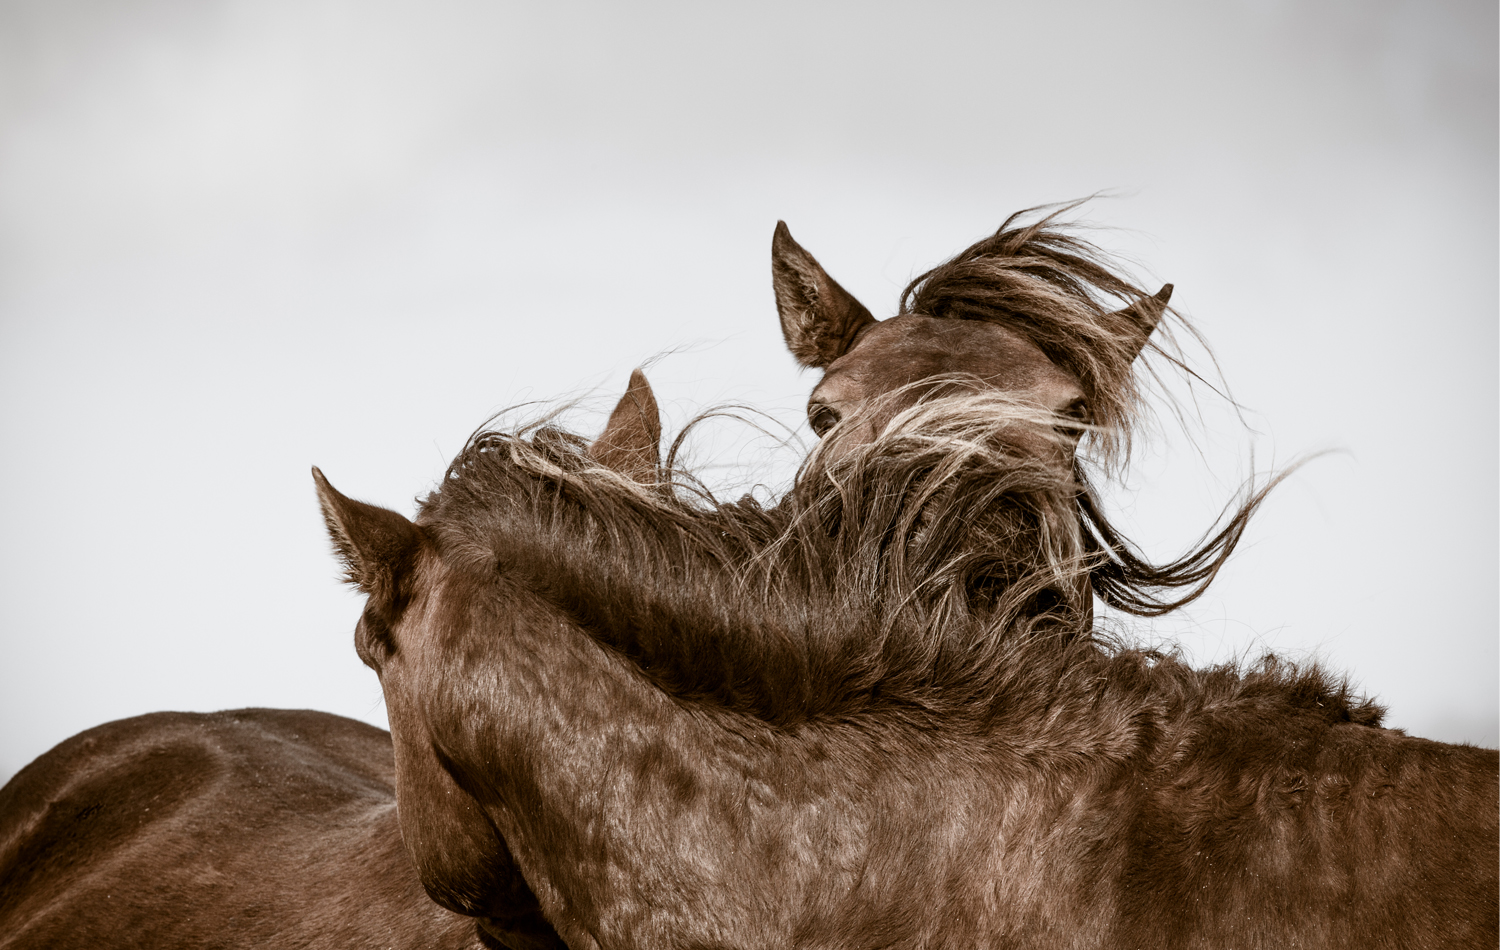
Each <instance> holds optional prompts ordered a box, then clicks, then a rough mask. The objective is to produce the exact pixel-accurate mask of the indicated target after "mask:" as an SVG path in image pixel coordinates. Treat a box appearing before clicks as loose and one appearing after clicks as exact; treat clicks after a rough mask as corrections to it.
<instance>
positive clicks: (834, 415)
mask: <svg viewBox="0 0 1500 950" xmlns="http://www.w3.org/2000/svg"><path fill="white" fill-rule="evenodd" d="M965 387H970V388H984V389H994V390H1000V391H1003V392H1007V393H1010V394H1011V395H1013V396H1015V397H1016V398H1017V400H1018V401H1020V402H1022V403H1025V404H1027V405H1031V406H1035V407H1036V408H1038V409H1042V410H1044V411H1046V412H1048V413H1051V414H1053V415H1055V416H1057V417H1058V418H1059V419H1069V420H1075V421H1077V422H1078V423H1080V424H1086V423H1087V422H1088V421H1089V420H1088V403H1087V400H1086V399H1085V397H1084V392H1083V387H1082V386H1081V385H1080V384H1079V382H1078V379H1077V378H1076V377H1075V376H1074V375H1073V374H1072V373H1070V372H1068V371H1067V370H1065V369H1063V368H1061V367H1059V366H1058V365H1056V364H1055V363H1053V362H1052V361H1051V360H1049V359H1048V358H1047V357H1046V355H1045V354H1044V353H1042V351H1041V350H1040V349H1038V348H1037V346H1036V345H1035V344H1033V343H1032V342H1031V341H1029V340H1027V339H1025V338H1024V337H1022V336H1021V335H1020V334H1019V333H1016V332H1015V331H1013V330H1011V329H1009V328H1007V327H1003V326H1000V325H998V324H994V323H986V322H980V321H972V320H940V319H936V318H933V317H926V316H920V315H918V314H903V315H901V316H898V317H893V318H891V319H889V320H883V321H880V322H877V323H874V324H871V325H869V326H868V327H867V328H865V329H864V330H863V331H862V332H861V333H860V334H859V336H858V338H857V339H856V340H855V341H854V343H853V345H852V346H850V348H849V349H848V350H847V351H846V352H845V353H844V354H843V355H842V356H839V357H838V358H837V359H835V360H833V361H832V362H831V363H829V364H828V366H827V367H826V368H825V369H824V371H823V379H822V380H821V381H820V382H819V383H818V385H817V386H816V387H814V389H813V391H812V396H811V398H809V400H808V404H807V417H808V421H809V422H810V423H811V425H812V427H813V431H814V432H816V433H817V434H818V435H819V436H823V435H825V434H826V433H827V432H828V431H829V430H830V429H831V428H833V427H834V426H835V425H838V424H839V423H840V422H844V421H845V420H847V423H846V424H845V425H844V426H843V428H842V429H841V430H840V433H839V444H840V445H841V446H852V445H856V444H863V443H868V442H872V441H874V440H875V438H876V437H877V436H879V434H880V433H881V432H882V431H883V430H884V429H885V427H886V425H887V424H888V423H889V422H890V421H891V419H893V418H894V417H895V416H896V415H897V414H899V413H900V412H902V411H903V410H905V409H908V408H910V407H911V406H913V405H915V404H916V403H918V402H919V401H921V400H922V399H925V398H929V397H932V396H940V395H944V394H947V393H950V392H952V391H954V390H960V389H963V388H965ZM1081 432H1082V430H1081V429H1070V430H1067V438H1065V439H1061V440H1060V439H1057V438H1055V437H1054V436H1053V434H1052V433H1047V434H1046V437H1044V438H1039V439H1036V440H1034V442H1035V448H1036V450H1037V451H1038V452H1044V451H1046V452H1056V451H1057V450H1058V446H1059V445H1063V446H1066V448H1067V449H1068V450H1069V454H1070V451H1071V448H1072V446H1073V445H1074V444H1076V441H1077V436H1078V435H1079V434H1081ZM1062 461H1064V462H1065V461H1066V460H1065V459H1062Z"/></svg>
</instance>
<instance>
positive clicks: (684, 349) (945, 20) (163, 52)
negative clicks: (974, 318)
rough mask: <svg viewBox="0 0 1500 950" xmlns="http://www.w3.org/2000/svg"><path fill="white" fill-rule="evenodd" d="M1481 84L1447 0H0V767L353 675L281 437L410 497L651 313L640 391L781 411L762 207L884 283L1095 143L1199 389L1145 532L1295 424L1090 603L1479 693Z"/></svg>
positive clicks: (347, 705)
mask: <svg viewBox="0 0 1500 950" xmlns="http://www.w3.org/2000/svg"><path fill="white" fill-rule="evenodd" d="M1496 114H1497V105H1496V9H1495V4H1494V3H1493V2H1490V0H1479V2H1470V0H1464V2H1453V0H1447V2H1433V0H1416V2H1394V0H1348V2H1332V0H1330V2H1310V3H1290V2H1268V0H1260V2H1250V0H1241V2H1219V3H1203V2H1198V0H1193V2H1147V3H1117V2H1108V0H1102V2H1077V3H1068V2H1057V3H1031V2H1027V3H1020V2H1017V3H1000V2H983V3H933V2H924V3H921V4H910V5H905V4H892V3H870V2H860V3H801V2H798V3H784V4H782V3H765V2H757V3H754V4H739V5H721V4H707V3H682V4H644V3H634V4H629V3H548V4H526V5H521V4H496V3H489V2H484V3H478V2H476V3H459V2H431V0H426V2H422V3H407V4H390V3H376V2H352V0H350V2H332V0H294V2H271V0H244V2H229V0H219V2H205V0H183V2H144V0H129V2H120V0H109V2H103V0H101V2H95V3H82V2H69V0H39V2H16V0H10V2H5V3H3V4H0V444H3V446H4V451H3V454H0V498H3V505H4V530H3V532H0V645H3V654H0V775H7V774H9V773H11V772H13V771H14V770H15V769H17V768H19V767H20V766H21V765H23V764H24V763H25V762H27V761H28V760H30V759H31V758H32V757H34V756H36V755H38V754H39V753H41V752H42V751H44V750H45V749H46V748H48V747H49V746H51V745H52V744H54V743H55V742H57V741H59V740H61V739H62V738H64V737H65V736H67V735H69V734H71V733H73V732H76V731H78V730H80V729H83V728H85V727H88V726H91V725H94V724H96V723H99V722H102V721H104V720H107V719H112V718H117V717H122V716H128V715H133V714H137V713H142V712H146V711H149V710H156V709H219V708H226V707H234V706H241V705H266V706H310V707H316V708H319V709H327V710H332V711H335V712H340V713H345V714H348V715H352V716H358V717H361V718H365V719H368V720H370V721H373V722H377V723H379V722H383V716H384V710H383V708H382V706H381V701H380V692H379V688H378V685H377V683H376V680H375V677H374V675H373V674H371V673H370V672H369V671H367V670H366V669H365V668H364V667H363V666H361V665H360V663H359V661H358V660H357V659H356V658H355V656H354V651H353V649H352V648H351V645H350V631H351V629H352V627H353V624H354V621H355V619H356V618H357V616H358V613H359V602H358V598H357V597H356V596H355V595H354V594H352V593H351V592H349V591H346V590H344V589H343V588H341V587H340V586H338V584H337V583H336V581H335V574H336V570H335V565H334V562H333V560H332V558H331V556H330V555H329V553H328V545H327V542H326V540H325V538H324V535H323V529H322V526H321V524H320V522H319V518H318V515H317V511H316V506H315V504H314V500H313V491H312V484H311V481H310V479H309V477H308V466H309V465H311V464H314V463H316V464H318V465H320V466H322V467H323V469H324V470H325V471H326V472H328V474H329V476H330V477H331V478H332V479H333V481H334V483H335V484H337V485H338V486H339V487H340V488H342V489H343V490H345V491H346V492H348V493H350V494H353V495H355V496H357V497H362V498H366V499H369V500H372V501H377V502H380V503H384V504H387V505H390V506H392V507H395V508H397V509H399V510H402V511H404V512H407V513H410V512H411V510H412V504H411V499H412V497H413V496H414V495H416V494H417V493H418V492H422V491H425V490H427V489H428V488H430V487H431V486H432V485H433V484H434V482H435V480H436V479H437V478H438V477H439V476H440V474H441V473H442V471H443V468H444V466H445V464H446V462H447V461H448V459H449V458H450V456H451V455H453V454H454V453H455V452H456V451H457V450H458V449H459V447H460V446H461V445H462V443H463V440H464V438H465V437H466V436H467V435H468V433H469V432H470V430H471V429H473V428H474V427H475V426H477V425H478V424H479V423H481V422H482V421H484V419H485V418H486V417H487V416H488V415H489V414H490V413H491V412H492V411H494V410H496V409H499V408H501V407H504V406H506V405H509V404H512V403H515V402H518V401H521V400H524V399H528V398H543V399H551V398H554V397H559V396H568V395H577V394H579V393H587V392H594V393H596V403H597V404H600V405H607V404H608V402H609V401H610V399H611V398H612V397H613V395H614V394H615V393H616V392H618V389H619V387H620V386H621V385H622V384H623V382H624V379H625V377H626V374H627V373H628V372H629V370H630V368H631V367H632V366H634V365H636V364H638V363H640V362H642V361H645V360H647V359H649V358H651V357H652V356H653V355H656V354H659V353H663V352H664V351H669V350H671V351H673V352H672V353H671V354H670V355H668V356H666V357H665V358H663V359H662V360H660V361H659V362H658V363H657V364H656V366H655V368H654V369H653V371H652V378H653V381H654V383H655V384H656V387H657V391H658V393H659V395H660V396H661V398H662V400H663V402H664V403H665V405H666V407H667V409H668V412H669V415H670V417H671V419H672V420H673V421H674V425H679V424H680V423H681V421H682V420H683V419H685V418H686V417H687V416H689V415H690V414H691V413H692V412H693V411H694V410H696V409H698V408H701V407H703V406H705V405H708V404H711V403H714V402H721V401H725V400H735V401H744V402H749V403H751V404H754V405H756V406H759V407H761V408H764V409H766V410H768V411H771V412H773V413H776V414H778V415H779V416H780V417H781V418H784V419H786V420H788V421H790V422H792V423H794V424H796V423H798V422H799V420H800V418H801V413H802V405H803V401H804V399H805V395H806V392H807V390H808V388H809V387H810V386H811V384H812V383H813V382H814V381H815V378H816V377H815V375H813V374H799V373H798V371H797V370H796V369H795V367H794V366H793V364H792V361H791V359H790V357H788V356H787V355H786V354H785V353H784V351H783V349H782V344H781V341H780V335H779V332H778V330H777V327H776V322H775V316H774V308H773V303H772V297H771V292H770V281H769V275H768V263H767V258H768V248H769V243H770V236H771V229H772V226H773V224H774V223H775V221H776V219H777V218H785V219H787V221H788V222H789V223H790V224H791V226H792V228H793V231H794V233H795V234H796V235H797V237H798V238H799V239H800V240H801V241H802V242H803V243H804V244H805V245H806V246H808V247H809V248H810V249H812V250H813V252H814V253H815V254H817V255H818V256H819V257H820V259H821V260H822V261H823V263H824V264H825V265H826V266H827V267H828V268H829V269H830V271H832V272H833V273H834V274H835V276H837V277H838V279H839V280H840V281H842V282H843V283H844V284H845V285H846V286H847V287H849V288H850V289H851V290H853V291H854V292H855V293H856V294H857V295H859V296H860V297H861V298H863V299H864V300H865V302H866V303H867V304H868V305H870V307H871V308H872V309H874V310H875V311H876V312H877V313H878V314H881V315H884V314H888V313H889V312H890V311H891V308H892V306H893V304H894V301H895V296H896V293H897V291H898V290H899V288H900V286H901V285H902V284H904V283H905V281H906V280H907V279H908V278H909V277H910V276H911V275H913V274H915V273H917V272H919V271H921V270H922V269H925V268H926V267H928V266H930V265H932V264H933V263H936V262H937V261H938V260H940V259H942V258H943V257H945V256H947V255H949V254H951V253H953V252H955V251H957V250H959V249H960V248H962V247H964V246H965V245H967V244H968V243H969V242H970V241H972V240H974V239H976V238H978V237H980V236H982V235H984V234H986V233H987V232H989V231H991V230H993V229H994V227H995V226H996V225H998V224H999V222H1000V221H1001V220H1002V219H1003V218H1004V216H1005V215H1006V214H1008V213H1009V212H1011V211H1014V210H1017V209H1019V208H1022V207H1025V206H1027V205H1031V204H1036V203H1040V202H1045V201H1055V200H1059V199H1066V198H1073V197H1078V196H1081V195H1085V194H1089V193H1093V192H1096V191H1099V190H1111V191H1112V193H1113V195H1114V197H1111V198H1108V199H1106V200H1102V201H1099V202H1096V203H1094V204H1093V205H1092V206H1091V207H1090V208H1089V210H1088V214H1089V216H1090V217H1091V218H1092V220H1094V221H1097V222H1099V223H1101V224H1106V225H1109V226H1111V227H1115V228H1118V229H1120V230H1116V231H1112V232H1106V233H1102V234H1100V235H1099V239H1100V240H1101V241H1102V242H1103V243H1105V244H1106V245H1107V246H1109V247H1111V248H1113V249H1115V250H1118V251H1121V252H1125V253H1129V254H1130V255H1132V256H1133V257H1134V258H1135V259H1136V260H1138V261H1139V262H1140V264H1141V265H1142V267H1143V268H1144V271H1145V273H1146V274H1147V275H1148V276H1149V279H1153V280H1162V281H1165V280H1170V281H1173V282H1175V283H1176V284H1177V287H1178V296H1177V297H1175V298H1174V303H1178V304H1180V305H1181V306H1182V307H1183V308H1185V309H1186V310H1187V311H1188V312H1189V313H1190V314H1191V315H1192V316H1193V317H1194V318H1195V319H1196V320H1197V322H1198V324H1199V326H1200V327H1201V328H1202V330H1203V331H1204V333H1205V334H1206V335H1207V337H1208V339H1209V340H1210V342H1211V344H1212V346H1213V347H1214V350H1215V352H1216V353H1217V356H1218V359H1219V361H1220V364H1221V366H1222V369H1223V374H1224V377H1225V378H1226V379H1227V381H1228V383H1229V385H1230V386H1231V387H1232V389H1233V392H1234V394H1235V395H1236V396H1237V397H1238V398H1239V400H1240V401H1241V403H1243V404H1244V405H1245V406H1246V407H1247V412H1246V416H1245V419H1246V422H1247V423H1248V427H1246V426H1244V425H1242V424H1241V423H1240V422H1239V421H1238V420H1236V418H1235V416H1234V414H1233V412H1232V411H1229V410H1228V408H1227V407H1226V405H1225V404H1224V403H1223V402H1222V401H1220V400H1216V399H1215V398H1213V397H1212V395H1211V394H1209V393H1207V392H1204V391H1200V392H1199V394H1198V395H1199V397H1200V400H1199V406H1200V408H1201V414H1197V415H1191V416H1190V418H1189V420H1188V424H1187V425H1186V426H1182V425H1179V424H1178V423H1177V422H1176V421H1174V419H1173V418H1172V417H1171V416H1170V415H1164V416H1163V417H1162V418H1161V421H1160V424H1159V425H1158V426H1157V427H1156V434H1155V436H1154V437H1153V438H1151V439H1150V440H1148V441H1147V442H1146V443H1145V444H1143V445H1142V446H1141V449H1142V451H1141V452H1140V453H1139V462H1140V464H1139V465H1138V466H1137V467H1136V468H1134V469H1133V470H1132V472H1131V474H1130V475H1129V477H1128V479H1127V483H1126V486H1125V488H1124V489H1122V490H1119V491H1116V492H1115V493H1114V494H1113V496H1112V497H1113V502H1114V505H1115V507H1116V508H1117V510H1121V511H1122V512H1123V513H1122V515H1121V517H1122V519H1123V520H1124V521H1125V522H1126V523H1127V524H1130V525H1133V526H1134V530H1135V531H1136V532H1137V533H1138V536H1139V538H1140V539H1141V541H1142V542H1143V543H1144V544H1145V545H1146V546H1147V548H1148V550H1149V551H1150V552H1151V553H1152V554H1154V555H1156V556H1157V557H1167V556H1170V555H1173V554H1175V553H1177V552H1178V551H1179V550H1180V549H1181V548H1182V547H1183V546H1184V545H1186V544H1187V543H1188V542H1190V541H1191V540H1192V539H1194V538H1195V537H1196V536H1197V534H1198V532H1199V531H1200V530H1201V529H1202V528H1203V527H1204V526H1206V524H1207V522H1208V521H1209V520H1211V519H1212V517H1213V515H1214V514H1215V513H1216V512H1217V510H1218V508H1219V506H1220V505H1221V504H1222V502H1223V501H1224V500H1225V499H1226V498H1227V497H1228V495H1229V494H1230V493H1231V492H1232V491H1233V489H1234V488H1235V487H1236V486H1237V485H1238V484H1239V482H1240V480H1241V479H1242V478H1243V477H1244V476H1245V475H1247V474H1248V473H1249V472H1250V471H1251V470H1252V459H1251V455H1252V452H1253V455H1254V458H1253V467H1254V468H1255V469H1259V470H1264V469H1266V468H1269V467H1272V466H1276V465H1282V464H1285V463H1286V462H1288V461H1289V460H1291V459H1293V458H1294V457H1296V456H1298V455H1300V454H1303V453H1307V452H1309V451H1316V450H1320V449H1329V448H1333V449H1342V450H1345V451H1344V452H1343V453H1342V454H1338V455H1334V456H1331V457H1328V458H1325V459H1322V460H1320V461H1317V462H1315V463H1314V464H1312V465H1311V466H1309V467H1308V468H1307V469H1306V470H1305V471H1303V472H1301V473H1299V474H1298V475H1297V476H1296V477H1295V478H1294V479H1293V480H1292V481H1291V482H1290V483H1289V484H1287V485H1286V486H1285V487H1284V488H1282V489H1280V490H1279V491H1278V492H1277V493H1276V494H1275V496H1274V497H1273V498H1272V500H1271V502H1270V503H1269V505H1268V506H1267V508H1266V510H1265V513H1264V514H1263V515H1262V517H1261V518H1260V519H1259V520H1258V521H1257V522H1256V523H1255V526H1254V527H1253V528H1252V529H1251V531H1250V534H1249V535H1248V537H1247V539H1246V544H1245V546H1244V548H1243V550H1242V551H1241V553H1240V554H1239V555H1238V556H1237V557H1236V559H1235V560H1234V561H1233V562H1232V563H1231V565H1230V567H1229V569H1228V570H1227V571H1226V572H1225V574H1224V575H1223V577H1222V579H1221V581H1220V582H1219V584H1218V586H1217V587H1216V589H1215V591H1214V593H1213V595H1212V596H1210V597H1209V598H1206V599H1205V600H1204V601H1203V602H1201V603H1200V604H1198V605H1196V606H1195V607H1194V608H1193V609H1191V610H1190V611H1189V612H1187V614H1186V615H1184V616H1183V617H1180V618H1176V619H1174V620H1172V621H1170V622H1162V623H1158V624H1155V625H1146V624H1141V625H1138V626H1136V627H1135V628H1134V632H1135V635H1137V636H1139V637H1141V638H1143V639H1147V640H1152V641H1155V642H1180V643H1181V644H1182V646H1183V648H1184V649H1185V650H1187V651H1188V652H1189V653H1190V654H1191V655H1193V656H1194V657H1195V658H1197V659H1198V660H1199V661H1202V662H1208V661H1212V660H1222V659H1226V658H1230V657H1234V656H1245V655H1251V656H1253V655H1255V654H1257V653H1259V652H1262V651H1265V650H1275V651H1277V652H1282V653H1286V654H1289V655H1291V656H1294V657H1297V658H1301V659H1306V658H1310V657H1318V658H1321V659H1322V660H1323V661H1325V662H1326V663H1328V664H1330V665H1331V666H1333V667H1335V668H1338V669H1340V670H1347V671H1348V672H1349V674H1350V675H1351V676H1352V677H1353V678H1354V680H1355V681H1356V682H1358V683H1359V684H1360V685H1361V686H1362V687H1363V688H1365V689H1367V690H1368V691H1370V692H1372V693H1374V694H1376V695H1377V696H1379V697H1380V698H1381V699H1382V700H1384V701H1385V702H1387V703H1389V705H1390V722H1391V723H1392V724H1394V725H1398V726H1402V727H1405V728H1407V729H1409V730H1411V731H1413V732H1416V733H1419V734H1423V735H1428V736H1432V737H1435V738H1441V739H1448V740H1469V741H1475V742H1480V743H1485V744H1494V743H1495V742H1496V729H1497V727H1496V719H1497V664H1500V659H1497V531H1496V526H1497V510H1496V507H1497V427H1500V421H1497V316H1496V315H1497V299H1496V297H1497V293H1496V286H1497V277H1496V254H1497V248H1496V201H1497V192H1496V142H1497V131H1496ZM1196 358H1197V359H1199V361H1200V362H1199V365H1200V366H1204V367H1207V366H1208V363H1207V360H1206V358H1205V357H1204V356H1203V354H1201V353H1199V354H1197V356H1196ZM596 422H597V418H595V419H590V418H587V417H584V418H582V419H581V421H580V423H579V425H581V426H585V427H587V426H592V425H594V424H596ZM726 444H727V443H726ZM795 454H796V450H795V448H791V449H783V450H781V451H780V452H779V453H778V452H776V451H774V450H773V449H772V448H771V447H768V446H767V445H766V444H765V443H764V441H762V442H758V443H757V442H754V441H742V443H741V444H740V445H739V447H738V448H734V447H729V448H726V447H725V446H722V445H718V444H717V443H716V444H714V445H710V446H708V447H706V448H705V449H704V450H703V452H702V454H701V456H700V457H703V458H705V459H711V460H712V461H714V462H716V463H718V464H719V465H720V466H721V467H719V468H716V469H714V470H713V472H714V474H715V477H723V478H725V479H729V480H731V481H732V480H733V479H735V478H739V479H740V480H741V481H744V480H746V479H749V480H753V479H754V478H756V477H765V478H767V479H769V480H771V481H772V482H773V483H774V481H775V480H776V479H777V478H784V477H785V473H786V471H787V465H788V464H789V463H788V458H789V457H790V458H794V457H795ZM744 472H749V473H750V474H748V475H746V474H744ZM756 473H760V474H759V475H757V474H756Z"/></svg>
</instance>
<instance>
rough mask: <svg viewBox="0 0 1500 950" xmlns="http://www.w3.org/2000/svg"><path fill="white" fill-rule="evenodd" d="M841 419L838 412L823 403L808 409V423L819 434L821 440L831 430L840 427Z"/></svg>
mask: <svg viewBox="0 0 1500 950" xmlns="http://www.w3.org/2000/svg"><path fill="white" fill-rule="evenodd" d="M840 418H841V417H840V416H839V412H838V410H837V409H835V408H833V407H832V406H828V405H824V404H823V403H814V404H813V405H811V406H808V407H807V423H808V425H810V426H812V430H813V431H814V432H816V433H817V434H818V438H820V439H821V438H822V437H823V436H824V435H825V434H826V433H827V432H828V430H829V429H832V428H833V427H834V426H836V425H838V423H839V419H840Z"/></svg>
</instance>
